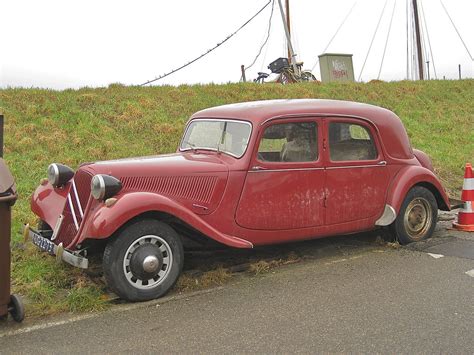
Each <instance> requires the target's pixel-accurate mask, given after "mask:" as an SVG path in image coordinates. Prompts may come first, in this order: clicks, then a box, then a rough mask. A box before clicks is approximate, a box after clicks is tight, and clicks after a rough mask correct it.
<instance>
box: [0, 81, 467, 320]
mask: <svg viewBox="0 0 474 355" xmlns="http://www.w3.org/2000/svg"><path fill="white" fill-rule="evenodd" d="M273 98H331V99H343V100H352V101H359V102H366V103H371V104H375V105H379V106H382V107H386V108H388V109H390V110H392V111H394V112H395V113H397V114H398V115H399V116H400V118H401V119H402V120H403V122H404V124H405V126H406V128H407V131H408V134H409V136H410V139H411V142H412V144H413V146H414V147H415V148H419V149H421V150H424V151H425V152H426V153H428V154H429V155H430V156H431V158H432V160H433V163H434V166H435V169H436V171H437V173H438V176H439V177H440V178H441V180H442V181H443V183H444V185H445V187H446V188H447V189H448V191H449V192H450V194H451V195H452V196H454V197H456V196H459V191H460V188H461V186H462V177H463V171H464V164H465V163H466V162H467V161H472V160H473V157H474V105H473V103H474V80H462V81H429V82H428V81H427V82H403V81H402V82H392V83H384V82H377V83H368V84H357V83H353V84H315V83H305V84H297V85H296V84H295V85H287V86H282V85H276V84H266V85H258V84H227V85H213V84H211V85H194V86H187V85H183V86H179V87H172V86H163V87H143V88H142V87H125V86H122V85H118V84H115V85H110V86H109V87H107V88H97V89H89V88H84V89H80V90H64V91H54V90H43V89H5V90H0V112H2V113H3V114H4V115H5V120H6V126H5V131H6V132H5V134H6V136H5V159H6V161H7V163H8V164H9V167H10V169H11V170H12V173H13V174H14V176H15V177H16V179H17V184H18V189H19V193H20V199H19V201H18V203H17V204H16V205H15V207H14V210H13V214H14V223H13V241H14V243H13V290H14V291H15V292H18V293H20V294H24V295H26V296H27V297H28V299H29V304H28V308H27V310H28V312H29V314H30V315H40V314H45V313H54V312H60V311H74V312H75V311H90V310H96V309H102V308H104V307H106V306H107V303H106V302H105V301H104V297H103V295H104V289H103V286H102V285H101V284H100V283H99V284H96V283H94V282H92V281H91V280H90V279H89V278H87V277H84V275H83V273H81V272H80V271H79V270H76V269H74V268H72V267H69V266H67V265H65V264H62V265H57V264H56V263H55V261H54V259H53V258H51V257H49V256H45V255H42V254H40V253H38V252H37V251H36V250H34V249H33V248H32V247H31V246H27V247H25V246H23V245H22V244H21V243H20V241H21V233H20V230H21V226H22V224H23V223H24V222H29V223H32V224H35V223H36V220H35V217H34V215H33V214H32V213H31V212H30V211H29V196H30V195H31V193H32V192H33V190H34V189H35V187H36V186H37V185H38V184H39V181H40V179H41V178H43V177H45V175H46V168H47V166H48V164H49V163H51V162H61V163H64V164H67V165H69V166H71V167H73V168H76V167H77V166H78V165H79V164H80V163H81V162H84V161H93V160H98V159H101V160H102V159H111V158H119V157H128V156H140V155H150V154H160V153H169V152H173V151H175V150H176V147H177V145H178V142H179V139H180V136H181V133H182V130H183V126H184V124H185V122H186V121H187V119H188V117H189V116H190V115H191V114H192V113H193V112H195V111H198V110H200V109H203V108H207V107H211V106H216V105H221V104H226V103H233V102H243V101H250V100H260V99H273Z"/></svg>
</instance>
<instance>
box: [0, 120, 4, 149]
mask: <svg viewBox="0 0 474 355" xmlns="http://www.w3.org/2000/svg"><path fill="white" fill-rule="evenodd" d="M2 157H3V115H0V158H2Z"/></svg>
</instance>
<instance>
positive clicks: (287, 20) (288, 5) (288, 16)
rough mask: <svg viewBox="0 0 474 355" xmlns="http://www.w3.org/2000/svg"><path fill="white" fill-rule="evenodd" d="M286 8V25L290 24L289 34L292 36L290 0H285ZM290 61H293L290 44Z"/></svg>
mask: <svg viewBox="0 0 474 355" xmlns="http://www.w3.org/2000/svg"><path fill="white" fill-rule="evenodd" d="M285 10H286V25H287V26H288V35H289V36H290V38H291V26H290V0H286V1H285ZM288 62H290V63H292V58H291V52H290V46H289V45H288Z"/></svg>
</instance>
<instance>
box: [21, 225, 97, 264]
mask: <svg viewBox="0 0 474 355" xmlns="http://www.w3.org/2000/svg"><path fill="white" fill-rule="evenodd" d="M23 236H24V238H25V241H26V240H27V239H30V240H31V242H32V243H33V244H34V245H35V246H36V247H38V248H39V249H40V250H42V251H45V252H47V253H49V254H51V255H55V256H56V260H58V261H64V262H66V263H68V264H70V265H72V266H75V267H78V268H80V269H87V268H88V267H89V260H88V259H87V258H85V257H83V256H80V255H77V254H75V253H73V252H70V251H68V250H66V249H64V247H63V244H62V243H60V244H59V245H56V244H54V243H53V242H52V241H51V240H49V239H48V238H45V237H43V236H42V235H41V232H40V231H36V230H34V229H32V228H31V227H30V226H29V225H28V224H27V225H25V229H24V231H23Z"/></svg>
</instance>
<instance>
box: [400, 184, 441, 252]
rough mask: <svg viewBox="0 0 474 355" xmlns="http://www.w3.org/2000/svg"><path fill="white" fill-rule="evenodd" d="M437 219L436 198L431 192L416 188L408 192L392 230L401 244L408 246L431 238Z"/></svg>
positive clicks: (419, 187)
mask: <svg viewBox="0 0 474 355" xmlns="http://www.w3.org/2000/svg"><path fill="white" fill-rule="evenodd" d="M437 219H438V204H437V202H436V199H435V197H434V196H433V194H432V193H431V191H430V190H428V189H426V188H424V187H422V186H415V187H413V188H412V189H411V190H410V191H408V193H407V195H406V197H405V199H404V200H403V203H402V206H401V208H400V211H399V213H398V216H397V218H396V220H395V222H393V224H392V225H391V229H392V232H393V233H394V235H395V237H396V238H397V239H398V241H399V242H400V244H408V243H411V242H417V241H420V240H423V239H426V238H429V237H430V236H431V235H432V234H433V231H434V229H435V227H436V221H437Z"/></svg>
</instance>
